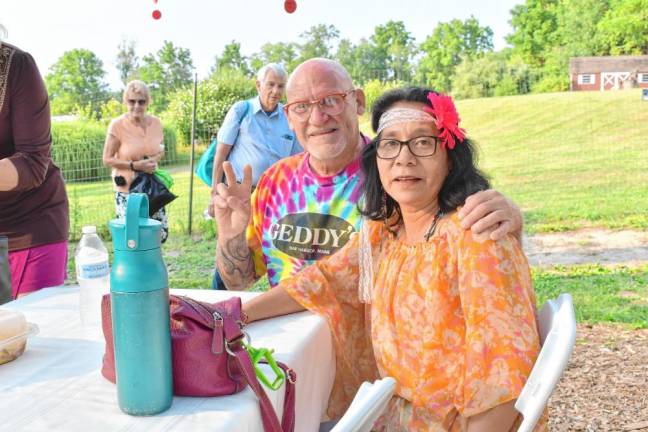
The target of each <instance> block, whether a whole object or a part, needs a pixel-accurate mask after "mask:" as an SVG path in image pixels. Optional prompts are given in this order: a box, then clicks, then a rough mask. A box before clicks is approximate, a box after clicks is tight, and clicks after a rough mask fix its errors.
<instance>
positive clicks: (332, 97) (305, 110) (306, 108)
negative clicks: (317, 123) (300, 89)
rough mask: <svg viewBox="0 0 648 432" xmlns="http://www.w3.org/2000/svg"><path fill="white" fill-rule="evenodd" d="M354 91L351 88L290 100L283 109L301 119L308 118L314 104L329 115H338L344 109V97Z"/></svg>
mask: <svg viewBox="0 0 648 432" xmlns="http://www.w3.org/2000/svg"><path fill="white" fill-rule="evenodd" d="M354 91H355V89H351V90H347V91H346V92H343V93H331V94H328V95H326V96H323V97H321V98H319V99H315V100H310V101H297V102H292V103H289V104H287V105H286V106H285V107H284V110H285V111H286V113H290V114H292V115H293V116H295V117H296V118H297V119H298V120H301V121H304V120H308V118H309V117H310V114H311V112H312V111H313V105H316V104H317V107H318V108H319V109H320V111H322V112H323V113H324V114H326V115H330V116H334V115H338V114H340V113H341V112H342V111H344V106H345V104H346V97H347V96H348V95H349V94H351V93H353V92H354Z"/></svg>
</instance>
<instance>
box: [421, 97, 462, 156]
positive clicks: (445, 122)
mask: <svg viewBox="0 0 648 432" xmlns="http://www.w3.org/2000/svg"><path fill="white" fill-rule="evenodd" d="M427 98H428V100H429V101H430V103H431V104H432V107H429V106H424V107H423V110H424V111H425V112H427V113H429V114H432V116H433V117H434V123H435V124H436V127H437V129H439V138H441V146H442V147H443V146H447V148H449V149H450V150H452V149H453V148H454V147H455V139H456V140H457V141H458V142H460V143H461V142H463V140H464V139H465V138H466V131H465V130H464V129H462V128H460V127H459V122H460V121H461V119H460V118H459V114H458V113H457V109H456V108H455V104H454V102H453V101H452V98H451V97H450V96H446V95H444V94H440V93H439V94H436V93H433V92H430V93H428V96H427Z"/></svg>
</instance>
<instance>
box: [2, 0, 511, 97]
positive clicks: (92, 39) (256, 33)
mask: <svg viewBox="0 0 648 432" xmlns="http://www.w3.org/2000/svg"><path fill="white" fill-rule="evenodd" d="M296 1H297V10H296V11H295V12H294V13H292V14H288V13H286V12H285V10H284V0H229V1H225V0H157V1H156V0H111V1H100V0H0V23H1V24H3V25H4V27H6V29H7V31H8V36H7V38H6V41H7V42H9V43H12V44H14V45H16V46H18V47H19V48H21V49H23V50H25V51H28V52H30V53H31V54H32V55H33V56H34V58H35V59H36V62H37V64H38V67H39V69H40V71H41V74H43V75H46V74H47V72H48V69H49V67H50V66H51V65H52V64H54V63H55V62H56V61H57V59H58V58H60V57H61V55H63V53H64V52H65V51H69V50H72V49H74V48H85V49H89V50H91V51H93V52H94V53H95V54H96V55H97V56H98V57H99V58H100V59H101V60H102V61H103V64H104V70H105V71H106V72H107V75H106V82H108V83H109V85H110V86H111V87H112V88H113V89H118V88H119V87H120V81H119V75H118V71H117V69H116V68H115V57H116V54H117V49H118V48H117V47H118V45H119V44H120V42H121V41H122V40H123V39H124V38H127V39H131V40H134V41H135V42H136V51H137V55H138V56H139V57H140V59H141V58H142V57H143V56H144V55H146V54H148V53H154V52H156V51H157V50H159V49H160V48H161V47H162V44H163V42H164V41H165V40H170V41H172V42H173V43H174V45H176V46H180V47H183V48H188V49H189V50H190V51H191V56H192V59H193V62H194V66H195V68H196V70H195V72H196V73H198V76H199V78H202V77H205V76H207V75H208V73H209V70H210V68H211V67H212V66H213V65H214V57H215V56H216V55H219V54H220V53H222V50H223V47H224V46H225V45H226V44H228V43H229V42H231V41H232V40H235V41H237V42H239V43H240V44H241V51H242V53H243V54H244V55H246V56H249V55H251V54H252V53H254V52H257V51H258V50H259V49H260V47H261V46H262V45H263V44H264V43H266V42H299V41H300V38H299V35H300V34H301V33H303V32H304V31H306V30H308V29H309V28H310V27H311V26H313V25H317V24H333V25H334V26H335V27H336V28H337V29H338V30H339V31H340V38H346V39H350V40H351V42H353V43H357V42H358V41H359V40H360V39H361V38H363V37H365V38H368V37H370V36H371V35H372V34H373V32H374V28H375V27H376V26H377V25H379V24H385V23H386V22H387V21H389V20H395V21H403V22H404V23H405V27H406V29H407V30H408V31H409V32H410V33H411V34H412V35H413V36H414V38H415V39H416V42H417V43H421V42H423V41H424V40H425V38H426V37H427V36H428V35H430V34H431V33H432V31H433V30H434V27H435V26H436V24H437V23H439V22H447V21H450V20H452V19H455V18H457V19H461V20H464V19H467V18H469V17H470V16H471V15H473V16H475V18H477V20H478V21H479V23H480V25H482V26H489V27H490V28H491V29H492V30H493V33H494V38H493V42H494V45H495V49H496V50H499V49H501V48H504V47H505V46H506V42H505V40H504V38H505V36H506V35H507V34H509V33H511V27H510V24H509V22H508V21H509V20H510V10H511V9H512V8H513V6H515V5H516V4H520V3H523V0H443V1H441V0H296ZM155 10H159V11H160V12H161V14H162V16H161V18H160V19H159V20H155V19H153V17H152V14H153V11H155Z"/></svg>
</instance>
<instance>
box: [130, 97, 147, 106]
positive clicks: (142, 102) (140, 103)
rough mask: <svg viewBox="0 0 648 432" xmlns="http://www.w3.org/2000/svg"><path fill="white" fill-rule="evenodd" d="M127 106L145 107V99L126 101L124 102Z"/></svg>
mask: <svg viewBox="0 0 648 432" xmlns="http://www.w3.org/2000/svg"><path fill="white" fill-rule="evenodd" d="M126 102H127V103H128V105H135V104H137V105H139V106H144V105H146V99H128V100H127V101H126Z"/></svg>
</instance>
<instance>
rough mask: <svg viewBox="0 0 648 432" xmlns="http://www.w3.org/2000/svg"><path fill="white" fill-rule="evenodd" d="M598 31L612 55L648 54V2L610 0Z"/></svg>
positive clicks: (640, 0) (644, 0)
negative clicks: (610, 2) (608, 7)
mask: <svg viewBox="0 0 648 432" xmlns="http://www.w3.org/2000/svg"><path fill="white" fill-rule="evenodd" d="M598 30H599V31H600V38H601V39H602V41H603V43H604V44H605V46H606V47H607V49H608V50H609V52H610V54H612V55H619V54H648V0H612V4H611V7H610V9H609V10H608V11H607V12H606V13H605V16H604V17H603V19H601V21H600V22H599V24H598Z"/></svg>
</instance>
